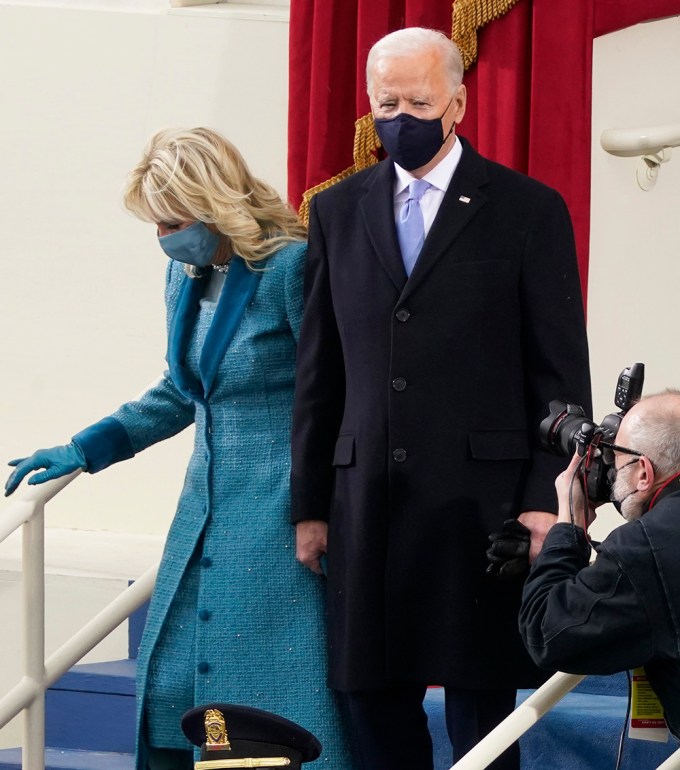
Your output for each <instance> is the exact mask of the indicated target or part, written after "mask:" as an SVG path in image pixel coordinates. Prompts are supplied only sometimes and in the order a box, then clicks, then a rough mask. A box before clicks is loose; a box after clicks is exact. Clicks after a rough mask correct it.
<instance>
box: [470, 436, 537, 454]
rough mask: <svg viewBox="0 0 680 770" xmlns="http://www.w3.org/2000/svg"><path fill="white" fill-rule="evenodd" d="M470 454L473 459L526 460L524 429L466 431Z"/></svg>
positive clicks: (526, 450)
mask: <svg viewBox="0 0 680 770" xmlns="http://www.w3.org/2000/svg"><path fill="white" fill-rule="evenodd" d="M468 443H469V445H470V455H471V456H472V457H473V458H474V459H475V460H528V459H529V456H530V453H529V439H528V437H527V432H526V431H525V430H475V431H471V432H470V433H468Z"/></svg>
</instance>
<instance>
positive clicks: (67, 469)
mask: <svg viewBox="0 0 680 770" xmlns="http://www.w3.org/2000/svg"><path fill="white" fill-rule="evenodd" d="M7 464H8V465H16V468H15V470H14V471H13V472H12V474H11V475H10V477H9V478H8V479H7V483H6V484H5V497H8V496H9V495H11V494H12V492H14V490H15V489H16V488H17V487H18V486H19V484H21V481H22V479H23V478H24V476H26V475H27V474H28V473H30V472H31V471H37V470H38V468H45V470H44V471H42V473H36V474H34V475H33V476H31V478H30V479H29V480H28V483H29V484H43V483H44V482H45V481H50V480H51V479H58V478H61V476H67V475H68V474H69V473H73V471H76V470H78V468H82V469H83V470H86V469H87V460H86V459H85V455H84V454H83V452H82V450H81V448H80V447H79V446H78V444H76V443H75V442H73V441H72V442H71V443H70V444H67V445H66V446H55V447H52V449H38V451H37V452H34V453H33V454H32V455H31V456H30V457H20V458H18V459H17V460H10V461H9V462H8V463H7Z"/></svg>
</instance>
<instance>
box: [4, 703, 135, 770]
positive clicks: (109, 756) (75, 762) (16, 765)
mask: <svg viewBox="0 0 680 770" xmlns="http://www.w3.org/2000/svg"><path fill="white" fill-rule="evenodd" d="M96 719H97V715H96V714H93V715H92V720H91V721H96ZM134 766H135V758H134V755H133V754H123V753H114V752H107V751H78V750H76V749H70V750H68V751H67V750H64V749H46V750H45V770H133V768H134ZM0 770H21V749H3V750H0Z"/></svg>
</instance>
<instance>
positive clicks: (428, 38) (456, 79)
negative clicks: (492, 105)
mask: <svg viewBox="0 0 680 770" xmlns="http://www.w3.org/2000/svg"><path fill="white" fill-rule="evenodd" d="M430 49H435V50H437V51H439V53H440V55H441V58H442V64H443V65H444V69H445V70H446V73H447V75H448V77H449V81H450V83H451V90H452V91H455V90H456V89H457V88H458V86H459V85H460V84H461V83H462V82H463V72H464V70H465V68H464V66H463V59H462V57H461V55H460V51H459V50H458V46H457V45H456V44H455V43H454V42H453V40H451V39H450V38H448V37H447V36H446V35H445V34H443V33H442V32H439V31H437V30H436V29H427V28H425V27H406V29H398V30H397V31H396V32H390V34H389V35H385V37H383V38H381V39H380V40H378V42H377V43H375V45H374V46H373V47H372V48H371V50H370V51H369V52H368V58H367V59H366V89H367V91H368V93H369V95H370V93H371V88H372V85H373V74H372V73H373V68H374V66H375V63H376V61H377V60H378V59H386V58H390V57H394V56H404V55H409V54H416V53H422V52H423V51H427V50H430Z"/></svg>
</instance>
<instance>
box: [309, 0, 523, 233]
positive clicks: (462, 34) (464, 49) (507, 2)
mask: <svg viewBox="0 0 680 770" xmlns="http://www.w3.org/2000/svg"><path fill="white" fill-rule="evenodd" d="M517 2H518V0H455V2H454V3H453V16H452V19H453V21H452V32H451V39H452V40H453V42H454V43H455V44H456V45H457V46H458V48H459V49H460V53H461V56H462V57H463V65H464V66H465V69H468V67H470V65H472V64H473V63H474V62H475V61H476V59H477V30H478V29H481V28H482V27H483V26H484V25H485V24H488V23H489V22H490V21H493V20H494V19H499V18H500V17H501V16H503V15H504V14H506V13H507V12H508V11H509V10H510V9H511V8H512V6H513V5H515V3H517ZM379 148H380V140H379V139H378V134H377V133H376V131H375V124H374V123H373V115H372V114H371V113H370V112H369V113H368V115H364V116H363V117H361V118H359V120H357V121H356V122H355V124H354V165H352V166H350V167H349V168H346V169H345V170H344V171H341V172H340V173H339V174H336V175H335V176H334V177H332V178H331V179H327V180H326V181H325V182H322V183H321V184H318V185H316V187H312V188H310V189H309V190H307V191H306V192H305V193H304V195H303V196H302V203H301V204H300V209H299V211H298V214H299V216H300V219H301V220H302V222H304V224H305V226H307V225H308V224H309V202H310V201H311V199H312V198H313V197H314V196H315V195H316V194H317V193H318V192H321V191H322V190H327V189H328V188H329V187H332V186H333V185H334V184H335V183H336V182H341V181H342V180H343V179H347V177H348V176H351V175H352V174H354V173H355V172H357V171H362V170H363V169H365V168H368V167H369V166H374V165H375V164H376V163H377V162H378V155H377V151H378V149H379Z"/></svg>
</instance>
